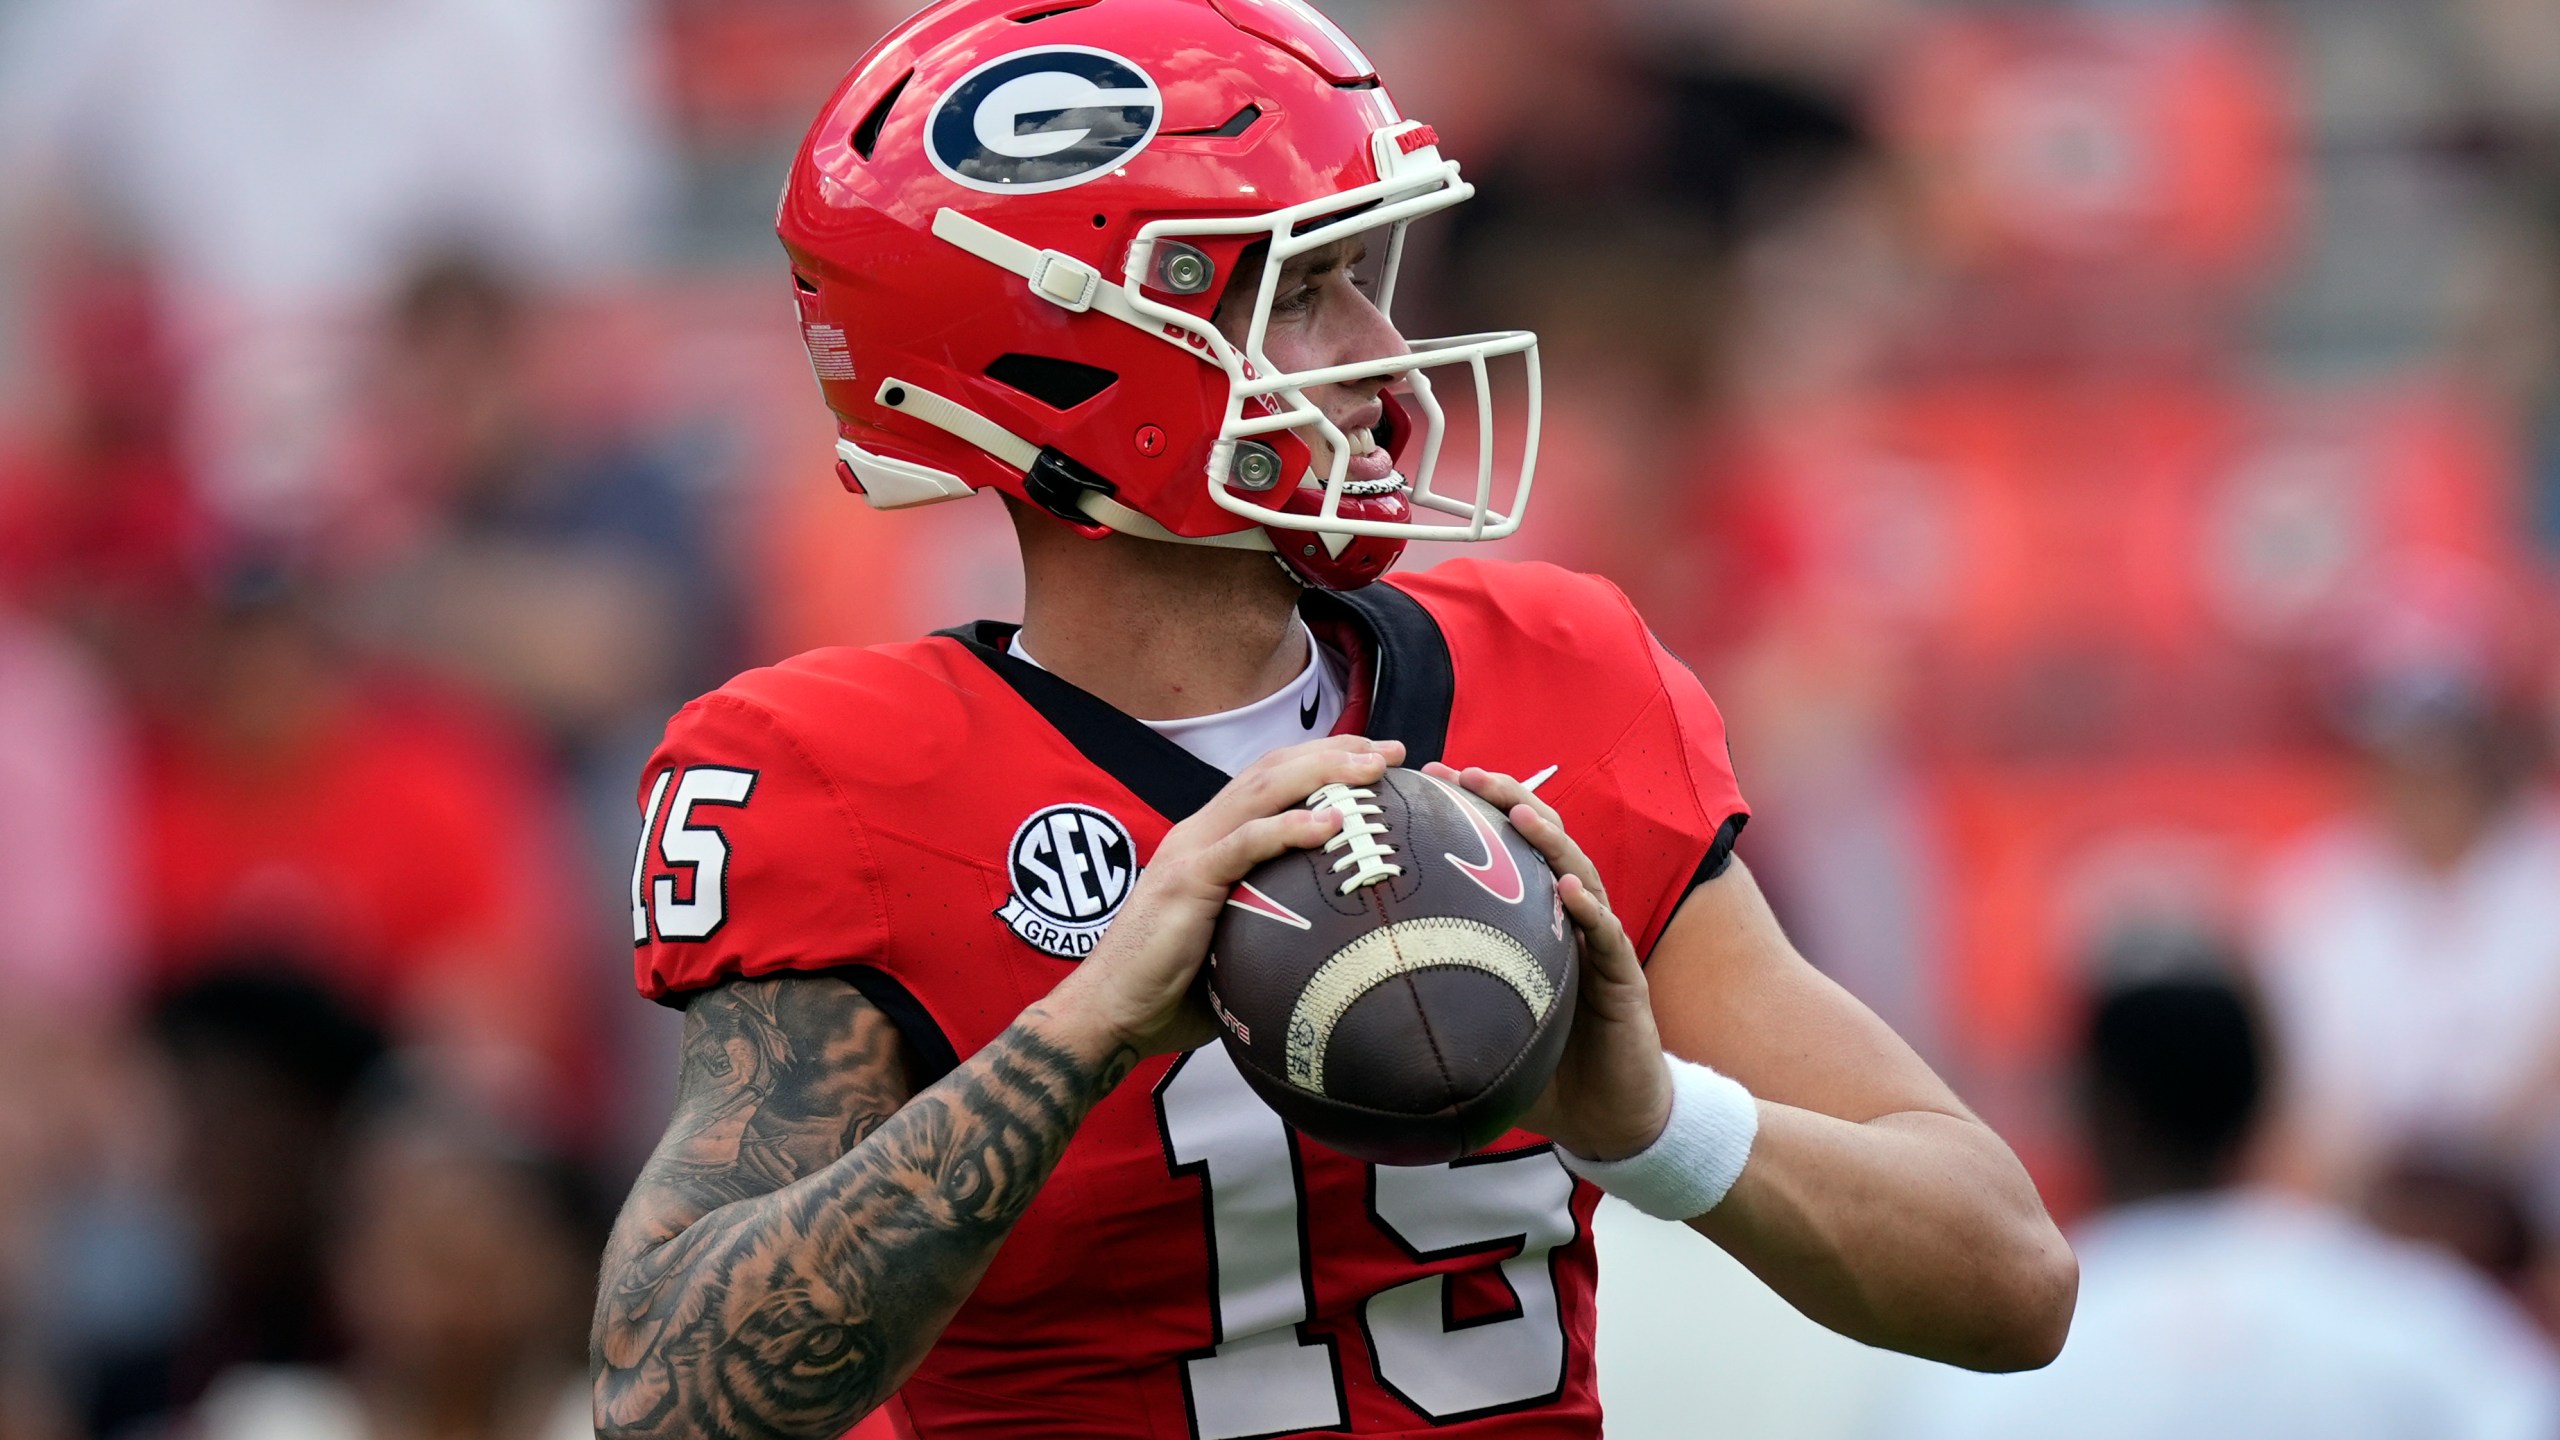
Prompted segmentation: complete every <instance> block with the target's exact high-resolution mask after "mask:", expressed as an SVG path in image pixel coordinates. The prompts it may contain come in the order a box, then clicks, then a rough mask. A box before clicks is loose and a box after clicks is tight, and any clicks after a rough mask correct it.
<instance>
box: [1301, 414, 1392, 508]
mask: <svg viewBox="0 0 2560 1440" xmlns="http://www.w3.org/2000/svg"><path fill="white" fill-rule="evenodd" d="M1340 428H1341V430H1342V434H1343V439H1344V441H1345V442H1346V443H1345V448H1346V449H1347V450H1348V451H1349V452H1350V455H1351V463H1350V465H1349V467H1347V468H1346V469H1345V470H1344V471H1343V477H1342V478H1343V483H1344V484H1345V485H1346V486H1348V487H1352V488H1354V489H1356V490H1360V491H1370V492H1375V491H1377V490H1378V489H1380V488H1381V487H1384V486H1387V485H1388V484H1389V482H1396V483H1401V482H1400V481H1397V480H1396V452H1395V445H1394V440H1395V431H1394V429H1393V427H1392V425H1391V423H1390V422H1389V420H1388V419H1387V418H1386V417H1385V416H1383V415H1381V416H1379V417H1378V418H1377V419H1376V420H1373V421H1372V422H1370V423H1369V424H1367V425H1362V426H1359V427H1357V428H1354V427H1351V426H1347V425H1345V426H1341V427H1340ZM1313 448H1314V450H1315V462H1316V479H1317V480H1318V482H1320V483H1321V482H1322V481H1324V480H1326V479H1328V478H1330V477H1331V476H1332V474H1333V445H1332V441H1331V440H1330V439H1329V438H1328V437H1325V436H1323V435H1321V434H1319V435H1318V436H1317V437H1316V439H1315V444H1314V447H1313Z"/></svg>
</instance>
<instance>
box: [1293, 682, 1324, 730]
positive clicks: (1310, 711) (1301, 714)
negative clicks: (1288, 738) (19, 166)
mask: <svg viewBox="0 0 2560 1440" xmlns="http://www.w3.org/2000/svg"><path fill="white" fill-rule="evenodd" d="M1323 707H1324V691H1323V690H1322V689H1318V690H1317V691H1316V693H1314V694H1313V695H1310V696H1308V697H1307V703H1306V705H1305V706H1304V707H1303V708H1301V709H1300V710H1299V711H1298V728H1299V729H1301V730H1313V729H1314V728H1316V711H1318V710H1320V709H1322V708H1323Z"/></svg>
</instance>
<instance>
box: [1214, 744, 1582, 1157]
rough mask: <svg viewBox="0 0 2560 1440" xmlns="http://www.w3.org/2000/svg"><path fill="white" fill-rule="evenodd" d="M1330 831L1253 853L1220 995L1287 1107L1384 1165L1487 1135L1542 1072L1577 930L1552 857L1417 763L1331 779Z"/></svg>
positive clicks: (1533, 1095) (1256, 1074) (1269, 1096)
mask: <svg viewBox="0 0 2560 1440" xmlns="http://www.w3.org/2000/svg"><path fill="white" fill-rule="evenodd" d="M1311 803H1312V804H1313V805H1314V806H1315V808H1318V809H1323V808H1327V807H1330V808H1335V809H1341V810H1344V812H1345V819H1344V828H1343V832H1342V833H1341V834H1339V835H1337V836H1335V837H1334V839H1333V841H1332V843H1331V844H1330V845H1328V846H1327V847H1326V848H1325V849H1322V850H1306V851H1294V852H1292V853H1290V854H1287V855H1283V856H1281V857H1280V858H1278V859H1276V860H1272V861H1270V862H1268V863H1266V864H1263V865H1261V866H1259V867H1257V868H1256V869H1255V870H1254V872H1253V873H1252V874H1251V875H1249V876H1247V877H1245V882H1244V883H1243V884H1241V885H1239V886H1237V887H1236V890H1235V893H1234V895H1233V896H1232V897H1230V898H1229V899H1228V901H1227V907H1226V909H1225V910H1224V911H1222V912H1221V914H1220V917H1219V922H1218V929H1217V935H1216V938H1215V940H1214V941H1213V942H1212V943H1211V945H1210V950H1209V964H1208V967H1207V975H1208V990H1209V1004H1210V1007H1211V1009H1212V1010H1213V1011H1214V1012H1215V1013H1216V1015H1217V1018H1218V1024H1219V1027H1220V1029H1221V1031H1222V1032H1223V1037H1224V1039H1225V1041H1226V1046H1227V1050H1228V1053H1230V1054H1232V1055H1233V1056H1234V1057H1235V1061H1236V1068H1237V1069H1239V1070H1241V1071H1243V1072H1244V1077H1245V1079H1246V1081H1247V1082H1248V1083H1250V1084H1251V1085H1252V1086H1253V1088H1254V1089H1255V1090H1256V1091H1257V1092H1259V1093H1260V1094H1261V1096H1262V1098H1263V1099H1264V1100H1265V1101H1267V1102H1269V1104H1270V1106H1271V1108H1272V1109H1274V1110H1276V1111H1278V1112H1279V1113H1280V1116H1281V1118H1282V1119H1285V1120H1287V1121H1288V1122H1289V1123H1290V1124H1292V1125H1294V1126H1296V1127H1297V1128H1298V1129H1299V1130H1301V1131H1304V1132H1305V1133H1306V1134H1308V1135H1310V1136H1312V1137H1314V1138H1315V1139H1317V1140H1320V1141H1322V1142H1323V1143H1325V1144H1326V1145H1329V1146H1331V1147H1333V1148H1334V1149H1336V1150H1339V1151H1341V1152H1343V1153H1344V1154H1346V1155H1352V1156H1356V1157H1358V1158H1360V1159H1363V1160H1370V1161H1375V1162H1377V1163H1379V1164H1385V1165H1428V1164H1434V1163H1437V1162H1440V1161H1444V1160H1454V1159H1457V1158H1458V1157H1459V1156H1461V1155H1465V1154H1468V1153H1470V1152H1472V1151H1475V1150H1478V1149H1481V1148H1483V1147H1484V1146H1485V1145H1488V1144H1490V1143H1492V1142H1493V1141H1494V1140H1497V1139H1499V1138H1501V1136H1502V1135H1503V1134H1504V1133H1505V1132H1507V1131H1508V1130H1510V1129H1511V1127H1512V1125H1513V1123H1514V1122H1515V1121H1517V1120H1518V1119H1519V1117H1520V1114H1521V1112H1522V1111H1524V1110H1526V1109H1528V1108H1529V1105H1530V1104H1531V1103H1532V1102H1533V1101H1535V1100H1536V1099H1537V1098H1538V1096H1539V1094H1540V1093H1541V1092H1542V1091H1544V1090H1545V1089H1546V1086H1547V1081H1548V1079H1549V1078H1550V1077H1551V1076H1553V1075H1554V1073H1555V1068H1556V1062H1557V1060H1558V1058H1559V1057H1560V1056H1561V1055H1562V1053H1563V1050H1564V1039H1565V1032H1566V1030H1567V1029H1568V1028H1569V1027H1570V1024H1571V1021H1572V1017H1573V1001H1574V993H1575V984H1576V978H1577V977H1576V967H1575V963H1574V960H1575V954H1576V948H1577V946H1576V940H1575V937H1574V932H1573V928H1572V926H1571V924H1570V923H1569V922H1568V921H1567V920H1566V918H1565V913H1564V907H1563V905H1562V904H1561V903H1560V902H1559V901H1558V900H1557V898H1556V877H1555V873H1554V872H1553V871H1551V870H1549V869H1548V868H1547V863H1546V860H1545V858H1544V857H1542V856H1540V855H1539V854H1538V852H1537V851H1536V850H1535V849H1533V848H1531V846H1530V844H1529V842H1528V841H1526V840H1524V839H1522V838H1521V837H1520V835H1519V833H1518V832H1516V831H1514V830H1513V829H1512V828H1511V823H1510V821H1509V820H1507V819H1505V818H1504V817H1503V815H1502V814H1501V813H1500V812H1499V811H1497V810H1495V809H1494V808H1493V807H1492V806H1491V805H1489V804H1487V803H1485V802H1484V801H1482V800H1480V799H1478V798H1476V797H1475V796H1474V795H1472V794H1470V793H1468V792H1467V791H1466V790H1464V789H1462V788H1460V787H1459V786H1457V785H1454V784H1448V783H1444V782H1442V781H1439V780H1435V779H1433V778H1431V777H1430V776H1428V775H1424V774H1422V773H1421V772H1419V771H1414V770H1390V771H1388V772H1387V773H1386V776H1385V777H1384V778H1383V779H1382V780H1380V782H1379V783H1378V784H1377V785H1376V786H1375V787H1373V788H1371V789H1366V790H1347V791H1346V790H1344V789H1342V788H1341V787H1338V786H1337V787H1331V788H1328V789H1327V790H1324V791H1321V792H1318V794H1317V795H1316V796H1315V798H1314V800H1313V801H1312V802H1311Z"/></svg>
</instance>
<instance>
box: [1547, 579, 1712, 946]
mask: <svg viewBox="0 0 2560 1440" xmlns="http://www.w3.org/2000/svg"><path fill="white" fill-rule="evenodd" d="M1631 613H1632V612H1631ZM1637 623H1638V629H1639V633H1640V635H1641V643H1642V646H1643V649H1642V651H1641V660H1640V661H1639V663H1640V664H1642V665H1643V666H1644V667H1645V674H1646V678H1647V680H1648V682H1649V683H1650V684H1652V685H1653V686H1655V687H1656V694H1655V698H1654V700H1653V701H1652V703H1651V704H1650V705H1648V706H1647V707H1646V709H1645V712H1644V714H1643V715H1642V717H1641V718H1640V719H1639V720H1638V721H1637V722H1636V723H1635V724H1634V725H1632V726H1630V727H1629V728H1628V730H1627V731H1626V733H1625V734H1624V735H1623V736H1622V737H1621V738H1620V739H1619V740H1618V742H1617V743H1616V744H1615V745H1614V746H1613V747H1611V750H1610V753H1609V756H1608V759H1607V762H1606V764H1605V765H1604V767H1603V769H1604V772H1605V774H1606V776H1607V779H1606V781H1605V784H1606V786H1607V788H1608V789H1609V790H1610V791H1611V792H1612V793H1611V795H1610V797H1609V799H1610V812H1611V813H1610V818H1609V820H1608V822H1607V823H1606V824H1604V825H1603V826H1602V827H1601V830H1602V834H1603V836H1604V837H1605V838H1604V840H1603V843H1604V844H1606V845H1607V847H1608V850H1609V851H1610V852H1611V853H1609V854H1608V855H1606V856H1605V857H1604V856H1603V855H1602V854H1601V853H1599V852H1597V851H1595V852H1594V853H1593V861H1594V863H1596V864H1599V865H1600V866H1601V877H1602V878H1603V879H1604V880H1606V881H1607V882H1608V884H1609V900H1610V904H1611V905H1612V906H1613V907H1614V908H1615V909H1616V910H1617V912H1618V915H1619V918H1620V919H1621V920H1622V921H1624V922H1625V924H1626V926H1627V930H1628V933H1629V934H1630V935H1632V936H1634V937H1635V940H1636V946H1637V953H1639V954H1642V955H1647V956H1650V955H1651V954H1652V953H1653V946H1654V942H1655V941H1657V940H1659V939H1660V938H1661V937H1662V932H1663V930H1664V929H1665V928H1667V927H1668V926H1669V925H1670V923H1671V917H1672V915H1673V914H1674V913H1676V912H1677V911H1678V910H1679V908H1680V903H1681V902H1682V901H1683V900H1686V899H1687V898H1688V897H1689V893H1690V892H1691V891H1693V890H1695V889H1696V888H1697V887H1698V886H1700V885H1702V884H1706V883H1708V882H1710V881H1712V880H1714V879H1715V878H1717V877H1718V876H1720V875H1722V874H1723V873H1724V872H1725V870H1726V869H1727V868H1728V867H1729V866H1730V865H1731V864H1732V861H1733V847H1734V842H1735V840H1736V839H1737V838H1739V837H1740V835H1741V834H1742V827H1743V826H1744V825H1745V824H1746V823H1748V822H1749V820H1750V818H1751V807H1750V805H1749V804H1748V803H1747V802H1745V801H1744V799H1743V798H1742V790H1741V787H1740V785H1739V784H1738V783H1737V782H1736V781H1735V779H1734V774H1733V757H1732V755H1731V752H1730V751H1729V750H1728V749H1727V747H1726V743H1725V732H1724V717H1723V715H1722V714H1720V713H1719V712H1718V711H1717V709H1716V705H1715V702H1714V701H1713V700H1712V699H1709V698H1708V696H1707V691H1706V687H1705V686H1704V685H1702V684H1700V683H1699V681H1698V677H1697V676H1696V675H1695V674H1693V673H1692V672H1691V671H1690V669H1689V667H1688V666H1686V665H1684V664H1682V663H1681V662H1680V661H1679V660H1678V659H1677V658H1675V657H1674V656H1673V655H1672V654H1671V653H1670V652H1669V651H1668V650H1665V649H1664V648H1663V647H1662V645H1661V643H1660V642H1659V641H1656V640H1655V639H1654V638H1653V637H1652V635H1651V633H1650V632H1646V631H1643V630H1642V625H1641V622H1640V621H1639V622H1637ZM1631 658H1632V657H1631ZM1586 848H1589V847H1588V845H1586Z"/></svg>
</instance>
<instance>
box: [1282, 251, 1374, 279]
mask: <svg viewBox="0 0 2560 1440" xmlns="http://www.w3.org/2000/svg"><path fill="white" fill-rule="evenodd" d="M1368 258H1369V242H1368V241H1366V240H1353V241H1346V242H1338V243H1336V244H1334V245H1330V246H1327V247H1326V248H1324V249H1322V250H1316V251H1311V252H1309V253H1308V254H1305V255H1302V256H1299V257H1298V258H1297V259H1295V260H1292V261H1290V262H1289V263H1288V264H1286V265H1283V266H1281V267H1280V283H1281V284H1282V285H1283V286H1289V285H1301V284H1304V283H1306V282H1307V281H1309V280H1321V279H1323V278H1324V277H1325V276H1327V275H1331V274H1333V273H1334V272H1335V271H1337V270H1347V269H1350V268H1351V267H1353V266H1355V265H1358V264H1359V263H1360V262H1361V261H1363V260H1366V259H1368Z"/></svg>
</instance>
